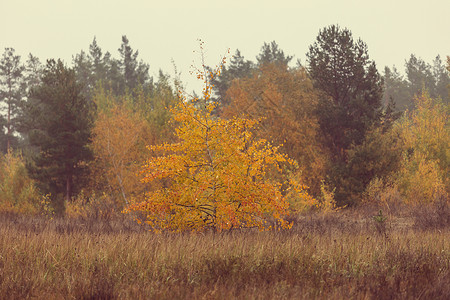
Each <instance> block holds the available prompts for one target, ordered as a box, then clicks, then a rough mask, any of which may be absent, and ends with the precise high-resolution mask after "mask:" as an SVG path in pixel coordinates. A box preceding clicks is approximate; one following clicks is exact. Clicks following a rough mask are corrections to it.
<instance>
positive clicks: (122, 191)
mask: <svg viewBox="0 0 450 300" xmlns="http://www.w3.org/2000/svg"><path fill="white" fill-rule="evenodd" d="M101 96H102V95H101V94H100V95H99V94H97V95H96V98H97V99H98V97H101ZM92 134H93V138H92V149H93V151H94V155H95V168H96V170H95V171H97V172H95V171H94V173H97V175H98V177H97V178H95V181H97V183H98V186H97V188H102V187H103V186H105V187H106V190H107V191H109V192H110V193H111V194H113V195H117V194H118V195H120V198H121V201H118V206H119V207H125V206H126V205H128V204H129V201H130V197H131V196H133V195H134V194H137V193H139V191H142V188H141V184H140V182H139V178H138V177H137V176H136V173H137V172H138V171H139V169H140V167H141V164H142V163H143V162H144V160H145V158H144V153H145V151H144V150H145V149H146V148H145V145H146V143H147V142H148V140H149V139H148V137H149V136H151V133H150V132H149V127H148V125H147V123H146V122H145V121H144V120H143V119H142V118H141V117H140V116H139V114H138V113H134V112H133V111H132V110H131V109H130V108H129V105H127V104H126V103H123V104H118V103H115V102H113V103H111V106H110V107H109V108H108V109H106V110H102V111H100V112H99V113H98V116H97V119H96V121H95V124H94V127H93V130H92ZM100 174H101V175H100ZM116 198H118V197H116Z"/></svg>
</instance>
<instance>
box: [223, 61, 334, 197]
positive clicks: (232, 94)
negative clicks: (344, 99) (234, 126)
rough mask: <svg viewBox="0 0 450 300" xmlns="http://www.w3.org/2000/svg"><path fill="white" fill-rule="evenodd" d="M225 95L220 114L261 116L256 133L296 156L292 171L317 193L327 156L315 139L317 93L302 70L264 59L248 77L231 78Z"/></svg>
mask: <svg viewBox="0 0 450 300" xmlns="http://www.w3.org/2000/svg"><path fill="white" fill-rule="evenodd" d="M227 97H228V100H227V101H228V102H229V105H227V106H226V107H224V109H223V116H224V117H227V118H233V117H236V116H238V117H244V118H254V119H262V121H261V123H260V126H258V129H257V131H256V132H255V133H256V135H257V136H258V137H261V138H265V139H268V140H269V141H271V142H273V143H274V145H279V146H280V151H282V152H283V153H286V154H288V156H289V157H290V158H292V159H294V160H296V161H297V163H298V165H299V169H298V170H295V171H294V172H296V173H297V174H298V175H299V177H301V181H302V182H303V183H304V184H305V185H307V186H309V187H310V188H311V191H312V192H313V194H315V195H317V194H318V193H319V192H320V182H321V180H322V179H323V178H324V166H325V163H326V160H327V159H328V158H327V156H326V154H325V153H326V151H324V149H323V147H322V146H321V144H320V142H319V140H318V130H319V124H318V119H317V117H316V114H315V112H316V109H317V103H318V93H317V91H316V90H315V89H314V87H313V85H312V82H311V80H310V79H309V78H308V76H307V73H306V70H305V69H304V68H301V67H300V68H297V69H292V70H288V68H287V65H285V64H276V63H266V64H264V65H262V66H260V67H259V68H258V69H257V70H255V72H254V75H253V76H252V77H249V78H241V79H239V80H235V81H233V83H232V85H231V87H230V88H229V90H228V92H227Z"/></svg>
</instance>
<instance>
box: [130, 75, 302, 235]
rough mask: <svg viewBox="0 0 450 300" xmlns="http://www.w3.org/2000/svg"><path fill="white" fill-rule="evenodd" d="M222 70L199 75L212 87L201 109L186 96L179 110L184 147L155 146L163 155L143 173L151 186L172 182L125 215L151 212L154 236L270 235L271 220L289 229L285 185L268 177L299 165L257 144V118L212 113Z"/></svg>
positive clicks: (266, 145)
mask: <svg viewBox="0 0 450 300" xmlns="http://www.w3.org/2000/svg"><path fill="white" fill-rule="evenodd" d="M205 69H206V68H205ZM219 72H220V68H218V69H217V70H216V71H215V72H208V71H206V70H204V72H199V73H198V74H197V76H198V77H199V78H202V79H203V80H204V81H205V83H206V85H205V88H204V90H203V99H202V102H201V103H202V105H198V103H195V102H198V101H199V100H198V99H194V100H193V101H191V102H188V101H186V99H185V97H184V96H183V95H182V94H181V93H180V98H181V99H180V100H181V101H180V103H179V104H178V105H177V106H176V107H175V108H173V109H172V116H173V117H172V121H173V122H176V124H177V125H178V126H177V128H176V133H175V135H176V137H177V139H178V142H177V143H172V144H162V145H158V146H149V147H148V148H149V149H150V150H151V151H154V152H155V153H157V154H159V155H158V156H157V157H151V158H149V159H148V161H147V164H146V165H145V167H144V170H143V175H144V178H143V182H144V183H147V182H153V181H157V180H162V179H165V180H167V179H168V181H167V185H166V187H163V188H160V189H157V190H154V191H151V192H148V193H147V196H146V200H145V201H143V202H140V203H134V204H132V205H130V206H129V207H128V209H127V210H126V211H127V212H131V211H143V212H145V213H146V215H147V217H146V220H145V221H146V222H147V223H148V224H149V225H151V226H152V228H153V229H155V230H162V229H169V230H176V231H184V230H195V231H202V230H206V229H214V230H218V231H221V230H228V229H232V228H242V227H257V228H260V229H266V228H270V227H271V225H270V224H269V223H268V222H267V221H268V218H270V219H273V220H275V224H276V225H277V226H279V228H288V227H290V224H289V223H287V222H286V221H285V220H283V216H284V215H286V214H287V209H288V203H287V201H286V199H285V197H284V196H283V194H282V192H281V185H282V184H281V182H274V181H270V180H268V179H267V177H266V172H267V171H268V170H269V169H270V168H275V169H279V165H280V164H282V163H293V162H292V161H291V160H290V159H289V158H288V157H287V156H286V155H283V154H280V153H279V151H278V149H279V148H278V147H274V146H272V145H271V144H270V143H268V142H267V141H266V140H264V139H257V138H255V136H254V135H253V134H252V130H253V129H254V128H255V127H256V125H257V124H258V120H250V119H246V118H238V117H233V118H230V119H228V120H225V119H221V118H217V117H214V116H213V115H212V113H211V112H212V111H213V109H214V107H215V106H214V104H212V103H210V101H209V100H210V95H211V84H210V80H211V79H213V78H214V76H217V74H219ZM199 107H201V108H199Z"/></svg>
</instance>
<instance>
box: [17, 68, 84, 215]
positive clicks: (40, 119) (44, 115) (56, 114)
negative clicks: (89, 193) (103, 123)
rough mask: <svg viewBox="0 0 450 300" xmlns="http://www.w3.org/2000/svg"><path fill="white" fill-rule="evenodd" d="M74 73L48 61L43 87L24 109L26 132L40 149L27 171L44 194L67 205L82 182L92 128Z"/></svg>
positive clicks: (59, 203) (57, 204)
mask: <svg viewBox="0 0 450 300" xmlns="http://www.w3.org/2000/svg"><path fill="white" fill-rule="evenodd" d="M81 89H82V88H81V86H80V85H79V84H78V83H77V82H76V77H75V72H74V71H73V70H72V69H69V68H67V67H66V66H64V64H63V63H62V62H61V61H60V60H58V61H57V62H56V61H54V60H49V61H48V63H47V67H46V69H45V70H44V75H43V77H42V83H41V84H40V85H38V86H36V87H35V88H34V89H32V91H31V99H30V100H29V101H28V105H27V107H26V111H25V112H26V117H27V118H26V121H27V123H26V124H25V132H26V133H27V134H28V136H29V139H30V144H31V145H32V146H34V147H37V148H38V149H39V153H38V154H37V155H36V156H35V157H33V162H34V163H33V164H30V166H29V169H30V171H31V175H32V176H33V177H34V178H36V179H37V180H38V181H39V183H40V185H41V188H42V189H43V191H44V192H45V193H51V194H52V196H53V197H54V200H55V199H59V202H58V203H55V205H56V206H59V208H62V202H63V201H62V197H61V196H62V195H64V197H65V198H66V200H67V201H70V199H71V197H72V195H73V193H75V192H76V188H77V187H78V186H79V183H80V179H81V178H82V177H81V176H82V173H83V170H84V169H85V162H86V161H88V160H90V159H91V152H90V150H89V149H88V147H87V144H88V143H89V139H90V129H91V124H92V121H91V120H92V116H91V114H90V112H91V109H90V107H89V103H88V102H87V100H86V99H85V98H84V97H82V96H81Z"/></svg>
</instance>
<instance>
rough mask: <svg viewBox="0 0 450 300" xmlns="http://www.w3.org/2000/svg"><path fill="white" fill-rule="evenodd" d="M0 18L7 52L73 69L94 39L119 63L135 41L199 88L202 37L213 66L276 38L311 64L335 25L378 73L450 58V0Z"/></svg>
mask: <svg viewBox="0 0 450 300" xmlns="http://www.w3.org/2000/svg"><path fill="white" fill-rule="evenodd" d="M0 12H1V17H0V49H1V51H2V53H3V50H4V48H5V47H13V48H14V49H15V50H16V52H17V53H19V54H20V55H22V58H23V60H25V58H26V56H27V55H28V53H30V52H31V53H32V54H33V55H36V56H38V57H39V58H40V59H41V60H42V61H45V59H47V58H61V59H63V60H64V61H65V62H67V63H68V64H71V62H72V56H73V55H75V54H76V53H79V52H80V51H81V50H82V49H83V50H88V48H89V44H90V43H91V42H92V40H93V38H94V36H96V37H97V42H98V44H99V46H100V47H101V48H102V50H103V51H104V52H106V51H110V52H111V53H112V55H113V56H114V57H118V51H117V49H118V48H119V47H120V44H121V36H122V35H127V37H128V39H129V41H130V45H131V47H132V48H133V49H134V50H139V57H140V58H141V59H142V60H144V61H145V62H146V63H149V64H150V73H151V74H152V75H153V76H156V75H157V73H158V70H159V69H162V70H163V71H165V72H168V73H169V74H173V66H172V63H171V60H172V59H173V60H174V61H175V64H176V65H177V68H178V70H179V71H181V72H182V80H183V81H184V82H185V83H188V89H192V88H194V87H196V86H195V84H193V76H190V75H189V69H190V68H189V67H190V65H191V64H192V62H193V61H195V62H196V63H197V64H198V62H199V56H198V54H196V53H193V50H197V49H198V42H197V39H199V38H201V39H202V40H203V41H204V42H205V47H206V55H207V63H208V64H210V65H214V64H216V63H218V62H219V60H220V57H221V56H222V55H223V54H224V53H225V52H226V50H227V49H228V48H230V49H231V52H232V53H234V51H235V49H236V48H238V49H239V50H241V53H242V55H244V56H245V57H246V58H247V59H251V60H255V56H256V55H257V54H258V53H259V51H260V48H261V46H262V44H263V43H264V42H270V41H272V40H275V41H276V42H277V43H278V45H279V46H280V48H281V49H282V50H284V51H285V53H286V54H289V55H294V56H295V58H294V60H296V59H300V60H301V61H302V62H305V54H306V52H307V51H308V47H309V45H310V44H312V43H313V42H314V40H315V37H316V36H317V34H318V32H319V30H320V29H321V28H323V27H325V26H328V25H331V24H339V25H340V26H341V27H347V28H349V29H350V30H351V31H352V33H353V36H354V37H355V38H361V39H362V40H363V41H365V42H366V43H367V45H368V47H369V55H370V57H371V59H373V60H375V61H376V63H377V66H378V69H379V71H380V72H382V70H383V68H384V66H386V65H388V66H392V65H394V64H395V65H396V66H397V67H398V68H399V69H400V70H401V71H403V69H404V62H405V59H407V58H408V57H409V56H410V54H411V53H414V54H416V55H417V56H419V57H421V58H423V59H424V60H425V61H427V62H430V63H431V61H432V60H433V59H434V57H435V56H436V55H437V54H440V55H441V57H442V58H443V59H444V58H445V56H447V55H450V1H449V0H420V1H417V0H409V1H404V0H377V1H375V0H371V1H365V0H309V1H302V0H297V1H293V0H292V1H287V0H276V1H274V0H271V1H266V0H228V1H216V0H209V1H208V0H176V1H175V0H172V1H171V0H146V1H144V0H142V1H137V0H127V1H119V0H107V1H106V0H102V1H100V0H97V1H96V0H28V1H25V0H0Z"/></svg>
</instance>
